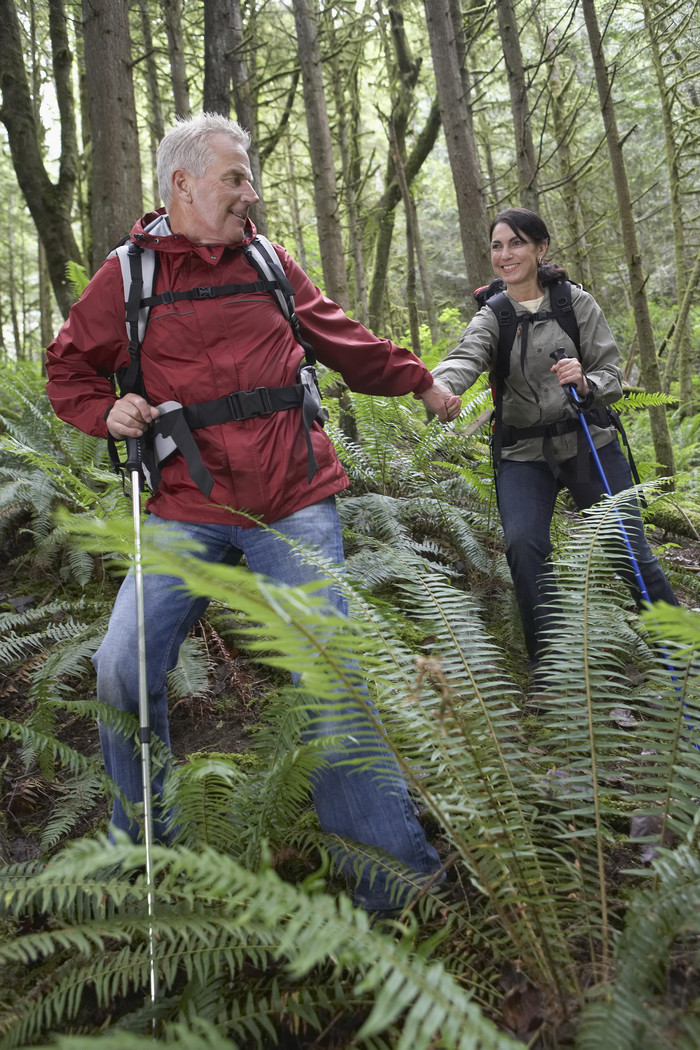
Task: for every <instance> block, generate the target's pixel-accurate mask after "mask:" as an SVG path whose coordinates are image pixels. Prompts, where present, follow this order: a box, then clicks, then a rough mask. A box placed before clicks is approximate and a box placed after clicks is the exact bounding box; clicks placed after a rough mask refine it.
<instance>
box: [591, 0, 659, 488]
mask: <svg viewBox="0 0 700 1050" xmlns="http://www.w3.org/2000/svg"><path fill="white" fill-rule="evenodd" d="M582 7H583V15H584V18H585V21H586V28H587V30H588V39H589V43H590V47H591V55H592V57H593V67H594V69H595V78H596V86H597V88H598V98H599V100H600V109H601V113H602V115H603V123H604V125H605V136H606V140H607V144H608V152H609V154H610V164H611V167H612V174H613V182H614V184H615V193H616V195H617V205H618V208H619V211H620V222H621V226H622V240H623V244H624V248H625V256H626V260H627V272H628V277H629V283H630V289H631V294H632V305H633V312H634V321H635V327H636V331H637V338H638V344H639V360H640V366H641V372H642V382H643V383H644V387H645V389H646V390H647V391H648V392H650V393H652V392H656V391H660V390H661V376H660V374H659V363H658V360H657V357H656V347H655V344H654V331H653V328H652V324H651V316H650V314H649V303H648V301H647V297H646V290H645V280H646V279H645V276H644V269H643V267H642V257H641V253H640V250H639V244H638V241H637V231H636V228H635V225H634V215H633V213H632V198H631V195H630V188H629V182H628V180H627V169H626V167H625V158H624V155H623V152H622V143H621V142H620V135H619V132H618V129H617V119H616V117H615V107H614V104H613V100H612V91H611V89H612V84H611V81H610V78H609V76H608V70H607V67H606V64H605V55H604V53H603V41H602V39H601V35H600V29H599V27H598V18H597V16H596V11H595V5H594V0H582ZM649 419H650V423H651V436H652V440H653V443H654V451H655V454H656V459H657V461H658V463H659V469H660V470H661V472H662V474H668V475H670V474H673V473H674V464H673V447H672V445H671V435H670V433H669V429H668V419H667V417H666V411H665V409H664V408H663V407H656V408H650V409H649Z"/></svg>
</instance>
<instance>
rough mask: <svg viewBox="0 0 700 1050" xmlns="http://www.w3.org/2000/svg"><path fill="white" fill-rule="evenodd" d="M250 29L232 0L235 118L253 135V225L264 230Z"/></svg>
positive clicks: (264, 221) (239, 8)
mask: <svg viewBox="0 0 700 1050" xmlns="http://www.w3.org/2000/svg"><path fill="white" fill-rule="evenodd" d="M252 21H253V19H252V16H251V31H250V32H249V34H248V35H246V33H245V32H244V28H243V15H242V12H241V3H240V0H231V48H232V51H231V61H230V67H231V88H232V93H233V102H234V105H235V107H236V119H237V120H238V122H239V124H242V125H243V127H244V128H247V129H248V131H249V132H250V134H251V136H252V141H251V144H250V149H249V151H248V155H249V157H250V167H251V170H252V172H253V182H254V184H255V188H256V190H257V192H258V196H259V197H260V200H259V201H258V202H257V204H256V205H255V207H254V208H253V210H252V216H253V219H254V221H255V225H256V226H257V228H258V229H259V230H260V232H261V233H267V209H266V206H265V194H264V189H263V162H262V156H261V153H260V144H259V142H258V114H257V109H258V100H257V87H256V77H255V46H253V45H254V40H253V33H252Z"/></svg>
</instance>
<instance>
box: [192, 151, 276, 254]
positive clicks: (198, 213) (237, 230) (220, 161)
mask: <svg viewBox="0 0 700 1050" xmlns="http://www.w3.org/2000/svg"><path fill="white" fill-rule="evenodd" d="M209 145H210V148H211V150H212V153H213V156H214V159H213V160H212V162H211V164H210V165H209V167H208V168H207V170H206V171H205V173H204V175H202V177H201V178H196V177H195V176H194V175H192V174H191V173H190V172H186V173H183V174H184V176H185V178H186V182H187V187H188V191H189V197H188V200H187V204H186V207H185V209H184V211H183V213H182V214H183V218H184V219H185V221H184V223H182V222H181V223H180V225H181V226H182V228H181V229H180V230H179V231H178V232H181V233H184V234H185V236H186V237H188V238H189V240H191V241H193V242H194V243H195V244H239V243H240V242H241V241H242V240H243V237H244V235H245V224H246V219H247V218H248V210H249V208H251V207H252V205H253V204H255V202H256V201H257V200H258V195H257V193H256V192H255V190H254V189H253V187H252V185H251V183H252V178H253V176H252V174H251V170H250V165H249V163H248V154H247V153H246V151H245V150H244V149H243V148H242V147H241V146H238V145H236V144H235V143H234V142H233V141H232V140H231V139H230V138H229V137H228V136H227V135H213V136H212V137H211V139H210V140H209ZM177 175H178V173H176V176H175V177H176V179H177Z"/></svg>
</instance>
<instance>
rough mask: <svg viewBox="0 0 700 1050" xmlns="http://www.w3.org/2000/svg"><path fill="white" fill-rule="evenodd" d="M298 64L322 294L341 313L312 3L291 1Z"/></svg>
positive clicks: (345, 301)
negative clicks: (323, 288)
mask: <svg viewBox="0 0 700 1050" xmlns="http://www.w3.org/2000/svg"><path fill="white" fill-rule="evenodd" d="M292 6H293V7H294V22H295V25H296V31H297V47H298V51H299V61H300V63H301V77H302V85H303V90H304V109H305V112H306V126H307V129H308V136H309V152H310V154H311V164H312V169H313V180H314V200H315V203H316V225H317V228H318V240H319V247H320V251H321V265H322V266H323V279H324V284H325V291H326V294H327V295H328V296H330V298H331V299H334V300H335V302H337V303H338V304H339V305H340V306H342V308H343V309H344V310H348V309H349V308H350V296H349V293H348V280H347V272H346V269H345V254H344V249H343V237H342V231H341V225H340V214H339V207H338V187H337V184H336V179H335V165H334V159H333V144H332V141H331V132H330V124H329V121H328V110H327V106H326V92H325V86H324V82H323V65H322V62H321V49H320V46H319V41H318V24H317V21H318V20H317V10H316V6H315V0H292Z"/></svg>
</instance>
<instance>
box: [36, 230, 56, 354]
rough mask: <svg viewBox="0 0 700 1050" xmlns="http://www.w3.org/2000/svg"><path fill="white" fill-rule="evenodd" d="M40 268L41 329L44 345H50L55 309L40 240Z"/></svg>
mask: <svg viewBox="0 0 700 1050" xmlns="http://www.w3.org/2000/svg"><path fill="white" fill-rule="evenodd" d="M37 266H38V269H39V331H40V339H41V345H42V346H48V345H49V343H50V342H51V340H52V339H53V336H54V327H53V311H52V309H51V281H50V279H49V272H48V268H47V266H46V251H45V249H44V245H43V244H42V243H41V241H39V252H38V258H37Z"/></svg>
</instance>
